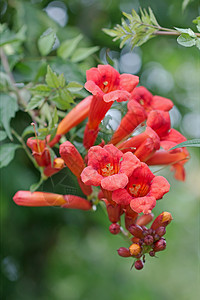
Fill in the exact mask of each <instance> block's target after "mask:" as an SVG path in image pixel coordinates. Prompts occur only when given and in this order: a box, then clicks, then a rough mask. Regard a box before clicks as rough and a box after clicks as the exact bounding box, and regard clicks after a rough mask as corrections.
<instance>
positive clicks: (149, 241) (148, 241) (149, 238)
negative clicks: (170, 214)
mask: <svg viewBox="0 0 200 300" xmlns="http://www.w3.org/2000/svg"><path fill="white" fill-rule="evenodd" d="M153 242H154V239H153V237H152V235H150V234H148V235H146V236H145V238H144V243H145V244H146V245H151V244H153Z"/></svg>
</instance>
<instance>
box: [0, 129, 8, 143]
mask: <svg viewBox="0 0 200 300" xmlns="http://www.w3.org/2000/svg"><path fill="white" fill-rule="evenodd" d="M6 138H7V134H6V132H5V131H3V130H0V141H3V140H5V139H6Z"/></svg>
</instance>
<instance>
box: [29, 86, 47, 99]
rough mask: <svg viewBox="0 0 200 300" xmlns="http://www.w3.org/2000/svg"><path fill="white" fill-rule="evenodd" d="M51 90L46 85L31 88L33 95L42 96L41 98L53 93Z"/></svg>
mask: <svg viewBox="0 0 200 300" xmlns="http://www.w3.org/2000/svg"><path fill="white" fill-rule="evenodd" d="M51 90H52V89H51V88H50V87H49V86H47V85H46V84H37V85H35V86H34V87H32V88H30V91H31V92H32V94H36V95H38V94H39V95H41V96H44V97H45V96H48V95H49V93H50V92H51Z"/></svg>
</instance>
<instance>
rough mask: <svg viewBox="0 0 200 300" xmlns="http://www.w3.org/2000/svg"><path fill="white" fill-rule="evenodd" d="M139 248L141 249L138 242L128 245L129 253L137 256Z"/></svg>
mask: <svg viewBox="0 0 200 300" xmlns="http://www.w3.org/2000/svg"><path fill="white" fill-rule="evenodd" d="M141 250H142V249H141V247H140V245H138V244H132V245H131V246H130V247H129V251H130V254H131V255H133V256H137V255H138V254H140V252H141Z"/></svg>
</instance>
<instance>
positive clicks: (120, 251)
mask: <svg viewBox="0 0 200 300" xmlns="http://www.w3.org/2000/svg"><path fill="white" fill-rule="evenodd" d="M117 252H118V254H119V256H122V257H130V256H131V254H130V252H129V249H128V248H124V247H121V248H119V249H118V250H117Z"/></svg>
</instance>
